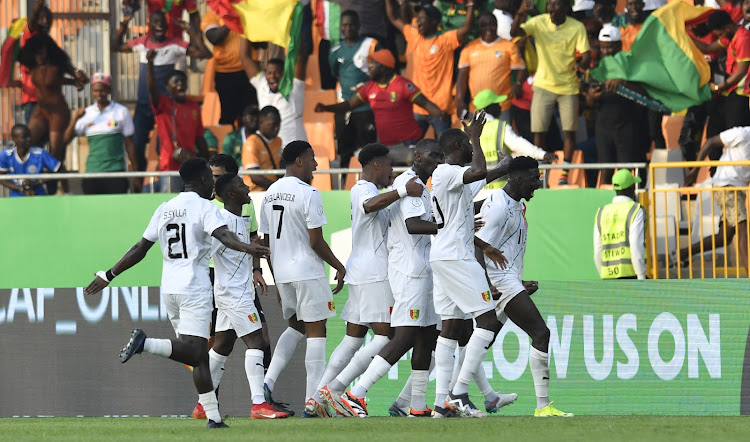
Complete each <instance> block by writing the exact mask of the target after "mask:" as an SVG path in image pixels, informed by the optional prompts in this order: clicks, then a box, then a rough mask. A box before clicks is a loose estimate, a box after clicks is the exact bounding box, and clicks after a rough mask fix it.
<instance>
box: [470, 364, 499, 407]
mask: <svg viewBox="0 0 750 442" xmlns="http://www.w3.org/2000/svg"><path fill="white" fill-rule="evenodd" d="M474 382H475V383H476V384H477V387H479V391H480V392H481V393H482V396H484V399H485V400H487V401H490V402H492V401H494V400H495V399H497V392H496V391H495V390H494V389H493V388H492V385H490V381H488V380H487V373H485V372H484V367H482V364H481V363H480V364H479V367H478V368H477V371H475V372H474Z"/></svg>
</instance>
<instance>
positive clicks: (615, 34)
mask: <svg viewBox="0 0 750 442" xmlns="http://www.w3.org/2000/svg"><path fill="white" fill-rule="evenodd" d="M599 41H622V34H621V33H620V29H619V28H617V27H615V26H612V25H611V24H609V23H607V24H606V25H604V26H602V30H601V31H599Z"/></svg>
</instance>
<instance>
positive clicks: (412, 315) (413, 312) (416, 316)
mask: <svg viewBox="0 0 750 442" xmlns="http://www.w3.org/2000/svg"><path fill="white" fill-rule="evenodd" d="M409 317H410V318H411V319H412V320H414V321H416V320H417V319H419V310H418V309H411V310H409Z"/></svg>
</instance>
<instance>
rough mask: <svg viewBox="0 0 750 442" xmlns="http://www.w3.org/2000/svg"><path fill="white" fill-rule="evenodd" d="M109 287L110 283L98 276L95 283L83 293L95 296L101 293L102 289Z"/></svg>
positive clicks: (92, 282)
mask: <svg viewBox="0 0 750 442" xmlns="http://www.w3.org/2000/svg"><path fill="white" fill-rule="evenodd" d="M108 285H109V283H108V282H107V281H106V280H105V279H103V278H100V277H99V276H97V277H96V278H94V280H93V281H91V284H89V285H88V287H86V288H85V289H83V293H84V294H86V295H95V294H97V293H99V292H101V291H102V289H104V288H105V287H107V286H108Z"/></svg>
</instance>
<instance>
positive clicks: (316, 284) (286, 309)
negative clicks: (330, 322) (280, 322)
mask: <svg viewBox="0 0 750 442" xmlns="http://www.w3.org/2000/svg"><path fill="white" fill-rule="evenodd" d="M276 289H277V290H278V291H279V297H281V310H282V313H283V315H284V319H289V318H291V317H292V316H294V315H297V319H298V320H300V321H302V322H317V321H322V320H323V319H328V318H330V317H331V316H336V306H335V304H334V303H333V293H332V292H331V286H330V285H328V278H325V277H323V278H319V279H306V280H304V281H294V282H280V283H277V285H276Z"/></svg>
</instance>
